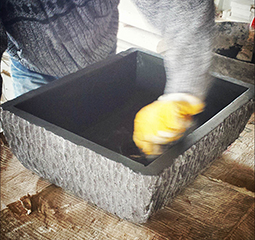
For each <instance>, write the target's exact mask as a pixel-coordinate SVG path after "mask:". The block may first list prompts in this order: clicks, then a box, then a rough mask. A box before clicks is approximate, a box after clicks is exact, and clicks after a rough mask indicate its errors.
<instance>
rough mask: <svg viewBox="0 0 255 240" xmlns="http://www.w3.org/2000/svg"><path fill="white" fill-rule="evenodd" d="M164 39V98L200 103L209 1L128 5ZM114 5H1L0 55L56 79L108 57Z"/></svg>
mask: <svg viewBox="0 0 255 240" xmlns="http://www.w3.org/2000/svg"><path fill="white" fill-rule="evenodd" d="M134 2H135V3H136V4H137V6H138V7H139V8H140V10H141V11H142V12H143V13H144V14H145V16H146V17H147V19H148V20H149V21H150V22H151V23H152V24H153V25H154V26H156V27H157V28H158V29H160V31H161V32H162V35H163V36H164V37H165V39H166V41H167V43H168V45H169V50H168V51H167V53H166V56H165V68H166V73H167V78H168V81H167V85H166V88H165V92H166V93H170V92H190V93H192V94H195V95H197V96H200V97H201V98H203V97H204V96H205V95H206V91H207V89H208V86H209V84H210V78H209V76H208V68H209V66H210V61H211V45H212V36H213V35H212V33H213V26H214V5H213V0H134ZM118 4H119V0H1V3H0V16H1V19H0V54H1V55H2V53H3V51H5V50H7V52H8V53H9V54H10V55H11V57H12V58H14V59H16V60H18V61H19V62H20V63H21V64H22V65H24V66H25V67H27V68H28V69H30V70H32V71H36V72H39V73H43V74H47V75H52V76H57V77H62V76H65V75H67V74H69V73H72V72H75V71H77V70H79V69H81V68H84V67H86V66H88V65H89V64H92V63H95V62H97V61H100V60H102V59H104V58H106V57H107V56H109V55H110V54H112V53H114V51H115V48H116V41H117V40H116V34H117V31H118V9H117V6H118Z"/></svg>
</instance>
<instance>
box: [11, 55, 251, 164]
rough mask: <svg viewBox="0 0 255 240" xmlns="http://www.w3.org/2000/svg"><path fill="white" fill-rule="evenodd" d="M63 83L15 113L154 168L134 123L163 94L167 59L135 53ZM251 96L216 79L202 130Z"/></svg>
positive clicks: (201, 118) (202, 117)
mask: <svg viewBox="0 0 255 240" xmlns="http://www.w3.org/2000/svg"><path fill="white" fill-rule="evenodd" d="M57 81H58V84H55V85H54V87H52V88H47V91H44V92H40V93H39V94H38V95H36V96H33V97H31V98H28V99H27V100H24V101H22V102H20V103H18V104H17V105H16V106H15V107H16V108H18V109H20V110H22V111H25V112H28V113H30V114H32V115H34V116H36V117H38V118H41V119H43V120H45V121H47V122H50V123H52V124H54V125H56V126H58V127H61V128H63V129H65V130H68V131H70V132H72V133H75V134H77V135H79V136H81V137H83V138H85V139H87V140H90V141H92V142H94V143H96V144H98V145H100V146H103V147H105V148H107V149H110V150H112V151H114V152H117V153H120V154H122V155H124V156H127V157H128V158H130V159H133V160H134V161H138V162H140V163H142V164H144V165H147V164H149V161H148V160H147V159H146V158H144V157H143V156H141V154H140V152H139V150H138V149H137V148H136V146H135V144H134V142H133V141H132V134H133V121H134V117H135V114H136V113H137V112H138V111H139V109H141V108H142V107H143V106H145V105H146V104H148V103H150V102H152V101H154V100H156V99H157V98H158V96H160V95H161V94H162V93H163V90H164V86H165V71H164V66H163V60H162V59H161V58H158V57H156V56H152V55H149V54H147V53H143V52H133V53H131V54H129V55H127V56H125V57H123V58H120V59H118V60H117V61H112V62H110V63H109V64H106V65H103V66H101V67H99V68H94V69H90V71H84V74H81V73H79V74H72V75H70V76H68V77H65V80H64V79H63V81H62V80H61V79H60V80H57ZM246 90H247V88H246V87H243V86H240V85H236V84H234V83H231V82H228V81H224V80H221V79H217V78H215V79H214V84H213V86H212V88H211V90H210V92H209V94H208V97H207V99H206V109H205V111H204V112H203V113H202V114H200V115H199V116H197V122H198V126H197V127H199V126H201V125H202V124H204V123H205V122H206V121H208V120H209V119H211V118H212V117H213V116H214V115H215V114H217V113H218V112H220V111H221V110H222V109H224V108H226V107H227V106H228V105H229V104H230V103H231V102H232V101H234V100H235V99H236V98H237V97H239V96H240V95H241V94H242V93H244V92H245V91H246Z"/></svg>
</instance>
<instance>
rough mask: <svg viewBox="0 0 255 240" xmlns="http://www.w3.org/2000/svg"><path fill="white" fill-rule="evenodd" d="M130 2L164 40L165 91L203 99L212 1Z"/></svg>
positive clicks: (208, 60) (212, 22)
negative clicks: (187, 94) (165, 46)
mask: <svg viewBox="0 0 255 240" xmlns="http://www.w3.org/2000/svg"><path fill="white" fill-rule="evenodd" d="M133 1H134V2H135V4H136V5H137V6H138V8H139V9H140V10H141V12H142V13H143V14H144V15H145V16H146V18H147V19H148V21H149V22H150V23H152V24H153V25H154V26H155V27H156V28H157V29H159V30H160V31H161V33H162V36H163V37H164V39H165V41H166V43H167V47H168V50H167V52H166V53H165V55H164V62H165V69H166V74H167V84H166V88H165V93H176V92H187V93H190V94H193V95H195V96H198V97H199V98H201V99H204V97H205V95H206V93H207V90H208V87H209V86H210V77H208V70H209V67H210V64H211V59H212V56H211V54H212V52H211V49H212V41H213V30H214V1H213V0H205V1H203V0H182V1H180V0H157V1H155V0H133Z"/></svg>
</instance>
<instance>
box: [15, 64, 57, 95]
mask: <svg viewBox="0 0 255 240" xmlns="http://www.w3.org/2000/svg"><path fill="white" fill-rule="evenodd" d="M11 75H12V79H13V89H14V95H15V97H18V96H20V95H22V94H24V93H26V92H29V91H31V90H33V89H36V88H38V87H41V86H42V85H44V84H47V83H50V82H52V81H54V80H56V79H57V77H53V76H49V75H44V74H40V73H37V72H33V71H31V70H29V69H27V68H26V67H24V66H23V65H21V64H20V63H19V62H18V61H16V60H14V59H11Z"/></svg>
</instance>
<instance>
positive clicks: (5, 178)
mask: <svg viewBox="0 0 255 240" xmlns="http://www.w3.org/2000/svg"><path fill="white" fill-rule="evenodd" d="M0 148H1V154H0V157H1V159H0V160H1V209H3V208H5V207H6V205H8V204H10V203H12V202H16V201H17V200H19V199H20V197H22V196H25V195H27V194H30V195H33V194H36V193H37V192H40V191H41V190H42V189H44V188H45V187H46V186H48V185H50V183H49V182H47V181H45V180H43V179H41V178H40V177H39V176H37V175H36V174H34V173H32V172H31V171H29V170H28V169H26V168H25V167H23V165H22V164H21V163H20V162H19V161H18V159H17V158H16V157H15V156H14V155H13V154H12V153H11V151H10V149H9V148H8V147H7V146H6V144H5V143H4V142H3V140H2V141H1V140H0Z"/></svg>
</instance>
